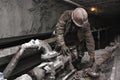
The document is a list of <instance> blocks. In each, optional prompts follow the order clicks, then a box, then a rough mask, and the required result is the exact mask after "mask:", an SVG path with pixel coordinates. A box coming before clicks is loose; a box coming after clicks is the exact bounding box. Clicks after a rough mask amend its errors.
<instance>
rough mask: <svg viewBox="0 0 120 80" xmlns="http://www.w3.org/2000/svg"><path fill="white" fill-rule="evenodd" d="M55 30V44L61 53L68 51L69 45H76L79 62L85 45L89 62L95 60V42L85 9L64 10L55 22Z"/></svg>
mask: <svg viewBox="0 0 120 80" xmlns="http://www.w3.org/2000/svg"><path fill="white" fill-rule="evenodd" d="M55 32H56V37H57V45H58V46H59V47H60V48H61V52H62V54H66V53H70V49H69V47H70V46H71V45H76V48H77V53H78V59H79V63H81V59H82V57H83V56H84V53H83V51H84V50H85V47H86V49H87V51H88V53H89V56H90V63H94V62H95V58H94V55H95V53H94V49H95V43H94V39H93V35H92V32H91V29H90V23H89V21H88V14H87V12H86V10H85V9H83V8H76V9H74V10H66V11H65V12H64V13H63V14H62V15H61V17H60V19H59V21H58V23H57V24H56V30H55ZM68 43H69V44H68Z"/></svg>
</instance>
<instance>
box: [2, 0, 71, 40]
mask: <svg viewBox="0 0 120 80" xmlns="http://www.w3.org/2000/svg"><path fill="white" fill-rule="evenodd" d="M66 9H71V7H70V6H69V5H67V6H66V4H63V2H62V1H61V0H0V38H8V37H15V36H23V35H29V34H39V33H47V32H50V31H53V30H54V26H55V24H56V22H57V20H58V18H59V16H60V14H61V13H62V12H63V11H64V10H66Z"/></svg>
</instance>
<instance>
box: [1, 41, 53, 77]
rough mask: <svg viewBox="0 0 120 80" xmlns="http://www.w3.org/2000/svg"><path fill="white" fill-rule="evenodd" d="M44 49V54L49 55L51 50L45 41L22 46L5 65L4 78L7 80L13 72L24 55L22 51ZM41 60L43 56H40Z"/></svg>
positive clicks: (31, 42)
mask: <svg viewBox="0 0 120 80" xmlns="http://www.w3.org/2000/svg"><path fill="white" fill-rule="evenodd" d="M41 48H42V49H44V50H43V51H44V53H47V54H49V53H51V52H52V49H51V47H50V46H49V45H48V43H47V42H45V41H41V40H31V41H30V42H28V43H25V44H23V45H22V46H21V47H20V49H19V50H18V52H17V53H16V54H15V56H14V57H13V58H12V60H11V61H10V63H9V64H8V65H7V67H6V68H5V70H4V71H3V73H4V77H5V78H8V77H9V76H10V74H11V73H12V71H13V70H14V68H15V67H16V65H17V63H18V61H19V60H20V58H21V56H22V55H23V54H24V51H25V50H26V49H38V51H39V50H40V49H41ZM42 58H45V57H44V56H42Z"/></svg>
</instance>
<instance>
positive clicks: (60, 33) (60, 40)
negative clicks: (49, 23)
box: [55, 11, 68, 46]
mask: <svg viewBox="0 0 120 80" xmlns="http://www.w3.org/2000/svg"><path fill="white" fill-rule="evenodd" d="M67 20H68V11H65V12H64V13H63V14H62V15H61V17H60V19H59V21H58V23H57V25H56V30H55V32H56V37H57V44H58V46H63V45H65V41H64V30H65V25H66V22H67Z"/></svg>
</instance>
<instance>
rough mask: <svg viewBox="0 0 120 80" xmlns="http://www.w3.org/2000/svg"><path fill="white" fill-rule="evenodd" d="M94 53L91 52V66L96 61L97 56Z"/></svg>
mask: <svg viewBox="0 0 120 80" xmlns="http://www.w3.org/2000/svg"><path fill="white" fill-rule="evenodd" d="M94 56H95V55H94V53H90V64H91V67H92V66H93V64H94V62H95V57H94Z"/></svg>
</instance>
